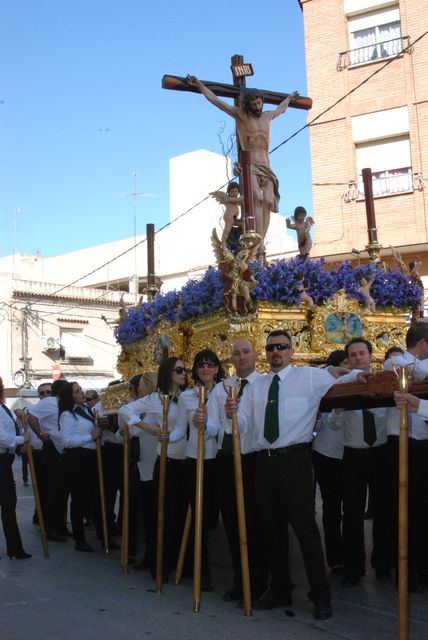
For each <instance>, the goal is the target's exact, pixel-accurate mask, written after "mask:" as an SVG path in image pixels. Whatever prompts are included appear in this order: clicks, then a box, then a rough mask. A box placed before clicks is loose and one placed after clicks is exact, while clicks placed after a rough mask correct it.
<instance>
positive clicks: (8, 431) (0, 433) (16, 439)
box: [0, 403, 24, 453]
mask: <svg viewBox="0 0 428 640" xmlns="http://www.w3.org/2000/svg"><path fill="white" fill-rule="evenodd" d="M20 444H24V438H23V437H22V436H17V435H16V430H15V421H14V420H13V418H11V417H10V415H9V414H8V413H7V411H5V409H4V408H3V403H1V406H0V453H6V451H1V449H10V451H9V452H8V453H14V451H15V448H16V447H17V446H18V445H20Z"/></svg>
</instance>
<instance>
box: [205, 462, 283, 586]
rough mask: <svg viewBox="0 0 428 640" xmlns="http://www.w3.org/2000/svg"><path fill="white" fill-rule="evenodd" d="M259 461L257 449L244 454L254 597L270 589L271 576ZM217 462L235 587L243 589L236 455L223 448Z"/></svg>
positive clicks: (218, 480)
mask: <svg viewBox="0 0 428 640" xmlns="http://www.w3.org/2000/svg"><path fill="white" fill-rule="evenodd" d="M256 461H257V453H256V452H254V453H247V454H245V455H242V456H241V464H242V478H243V484H244V504H245V520H246V527H247V544H248V561H249V567H250V582H251V592H252V596H253V598H257V597H260V595H261V594H262V593H263V592H264V591H265V590H266V588H267V580H268V566H267V554H266V543H265V537H264V534H263V529H262V527H261V526H260V515H259V512H258V509H257V504H256V496H255V470H256ZM215 463H216V482H217V493H218V498H219V502H220V511H221V517H222V520H223V524H224V528H225V530H226V535H227V541H228V544H229V552H230V555H231V558H232V567H233V582H234V588H236V589H238V590H239V589H242V569H241V550H240V545H239V526H238V511H237V503H236V488H235V486H236V485H235V467H234V458H233V455H232V454H231V455H227V454H224V453H223V452H222V451H219V452H218V453H217V457H216V460H215ZM287 533H288V532H287Z"/></svg>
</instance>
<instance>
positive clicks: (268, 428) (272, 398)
mask: <svg viewBox="0 0 428 640" xmlns="http://www.w3.org/2000/svg"><path fill="white" fill-rule="evenodd" d="M279 380H280V377H279V375H278V374H275V375H274V377H273V379H272V382H271V384H270V387H269V395H268V400H267V404H266V411H265V428H264V437H265V439H266V440H267V441H268V442H270V443H271V444H272V442H275V440H277V439H278V438H279V418H278V391H279Z"/></svg>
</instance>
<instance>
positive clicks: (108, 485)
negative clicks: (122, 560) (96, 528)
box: [102, 442, 123, 534]
mask: <svg viewBox="0 0 428 640" xmlns="http://www.w3.org/2000/svg"><path fill="white" fill-rule="evenodd" d="M102 456H103V470H104V487H105V495H106V511H107V526H108V530H109V533H110V534H111V531H112V528H113V525H114V524H115V521H116V516H115V511H114V507H115V504H116V498H117V494H118V492H121V491H122V483H123V446H122V445H121V444H119V443H118V444H114V443H112V442H105V443H104V444H103V446H102ZM120 524H121V523H120Z"/></svg>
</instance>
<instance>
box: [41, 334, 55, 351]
mask: <svg viewBox="0 0 428 640" xmlns="http://www.w3.org/2000/svg"><path fill="white" fill-rule="evenodd" d="M57 349H59V345H58V343H57V341H56V340H55V338H54V337H53V336H44V337H43V338H42V351H56V350H57Z"/></svg>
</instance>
